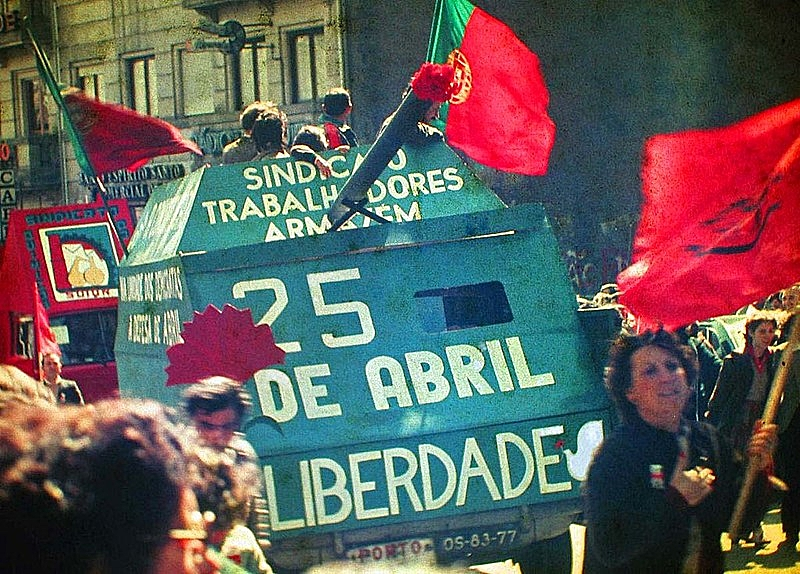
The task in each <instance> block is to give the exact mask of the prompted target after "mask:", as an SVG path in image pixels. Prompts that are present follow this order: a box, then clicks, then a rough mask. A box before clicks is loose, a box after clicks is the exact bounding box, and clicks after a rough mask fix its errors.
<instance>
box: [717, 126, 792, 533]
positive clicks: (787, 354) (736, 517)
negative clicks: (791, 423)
mask: <svg viewBox="0 0 800 574" xmlns="http://www.w3.org/2000/svg"><path fill="white" fill-rule="evenodd" d="M798 155H800V136H798V137H796V138H795V140H794V141H793V142H792V145H790V146H789V149H787V150H786V151H785V152H784V153H783V155H781V157H780V159H779V160H778V162H777V163H776V164H775V167H774V168H773V169H772V172H771V173H770V174H769V178H768V179H767V183H766V184H765V185H764V191H763V192H762V196H765V195H767V194H768V193H769V191H770V189H771V188H772V186H773V185H775V184H777V183H779V182H780V181H781V180H782V179H783V176H784V175H786V171H787V170H788V169H789V167H790V166H791V164H792V163H793V162H794V161H795V160H797V157H798ZM797 311H798V308H797V307H795V308H794V309H792V314H793V315H794V314H796V313H797ZM798 343H800V329H798V328H797V320H794V321H792V322H791V326H790V328H789V337H788V341H787V343H786V346H785V347H784V349H783V351H782V352H781V362H780V364H779V365H778V370H777V372H776V373H775V378H774V379H773V382H772V388H771V389H770V391H769V396H768V397H767V402H766V404H765V405H764V413H763V415H762V416H761V420H762V421H763V423H764V424H771V423H772V421H774V420H775V415H776V414H777V412H778V407H779V406H780V403H781V398H782V397H783V389H784V388H785V387H786V379H787V378H788V377H789V368H790V367H791V366H792V361H794V351H795V349H796V348H797V345H798ZM760 472H761V470H760V469H759V468H758V466H757V465H756V464H754V461H753V460H752V458H750V459H748V461H747V470H746V471H745V476H744V482H743V483H742V488H741V490H740V491H739V498H738V499H737V500H736V506H734V509H733V514H732V515H731V521H730V525H729V526H728V536H729V537H730V539H731V540H734V541H735V540H738V539H739V534H741V533H740V530H741V528H742V520H743V519H744V513H745V510H746V509H747V503H748V502H749V500H750V494H751V492H752V490H753V486H754V485H755V482H756V479H757V478H758V475H759V474H760Z"/></svg>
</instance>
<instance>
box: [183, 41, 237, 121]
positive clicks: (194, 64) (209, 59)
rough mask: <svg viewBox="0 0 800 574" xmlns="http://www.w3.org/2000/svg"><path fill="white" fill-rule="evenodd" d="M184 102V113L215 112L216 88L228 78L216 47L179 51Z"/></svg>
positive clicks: (187, 114) (189, 114)
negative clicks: (213, 48)
mask: <svg viewBox="0 0 800 574" xmlns="http://www.w3.org/2000/svg"><path fill="white" fill-rule="evenodd" d="M178 58H179V61H180V100H179V101H180V102H181V111H182V114H183V115H184V116H199V115H202V114H213V113H214V90H215V89H216V88H217V86H218V85H219V84H220V83H222V84H223V85H224V82H225V79H224V78H225V72H224V68H223V63H222V62H221V60H222V56H221V54H220V53H219V52H218V51H216V50H203V51H197V52H190V51H187V50H184V49H181V50H179V51H178Z"/></svg>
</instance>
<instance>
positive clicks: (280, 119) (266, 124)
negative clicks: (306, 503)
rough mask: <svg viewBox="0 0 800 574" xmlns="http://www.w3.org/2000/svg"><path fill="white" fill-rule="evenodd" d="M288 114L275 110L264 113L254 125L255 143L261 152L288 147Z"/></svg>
mask: <svg viewBox="0 0 800 574" xmlns="http://www.w3.org/2000/svg"><path fill="white" fill-rule="evenodd" d="M286 137H287V135H286V114H284V113H283V112H282V111H280V110H278V109H275V110H270V111H266V112H262V113H261V114H259V116H258V117H257V118H256V121H255V123H254V124H253V141H254V142H255V144H256V149H257V150H258V151H260V152H269V151H275V150H280V149H282V148H284V147H286Z"/></svg>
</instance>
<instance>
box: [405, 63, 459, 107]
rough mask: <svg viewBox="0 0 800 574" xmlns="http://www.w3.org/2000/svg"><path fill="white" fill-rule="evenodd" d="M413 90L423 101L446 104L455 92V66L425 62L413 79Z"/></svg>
mask: <svg viewBox="0 0 800 574" xmlns="http://www.w3.org/2000/svg"><path fill="white" fill-rule="evenodd" d="M411 89H412V90H414V95H415V96H417V97H418V98H419V99H421V100H428V101H431V102H437V103H442V102H446V101H447V100H448V98H450V96H451V95H452V91H453V66H450V65H449V64H432V63H431V62H425V63H424V64H422V66H420V68H419V70H417V73H416V74H414V77H412V78H411Z"/></svg>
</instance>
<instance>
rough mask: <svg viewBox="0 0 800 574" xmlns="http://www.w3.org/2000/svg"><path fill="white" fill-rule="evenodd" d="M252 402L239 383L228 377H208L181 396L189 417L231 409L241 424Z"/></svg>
mask: <svg viewBox="0 0 800 574" xmlns="http://www.w3.org/2000/svg"><path fill="white" fill-rule="evenodd" d="M252 404H253V401H252V400H251V398H250V393H248V392H247V390H246V389H245V388H244V385H243V384H242V383H240V382H239V381H234V380H233V379H229V378H228V377H209V378H207V379H202V380H200V381H199V382H197V383H195V384H193V385H191V386H190V387H189V388H188V389H187V390H186V392H184V394H183V408H184V410H185V411H186V414H188V415H189V416H190V417H194V416H195V415H196V414H197V413H200V412H203V413H215V412H217V411H221V410H224V409H228V408H231V409H233V410H234V412H235V413H236V416H237V418H238V420H239V422H240V423H241V421H242V419H243V418H244V415H245V414H246V413H247V412H248V411H249V409H250V407H251V406H252Z"/></svg>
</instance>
